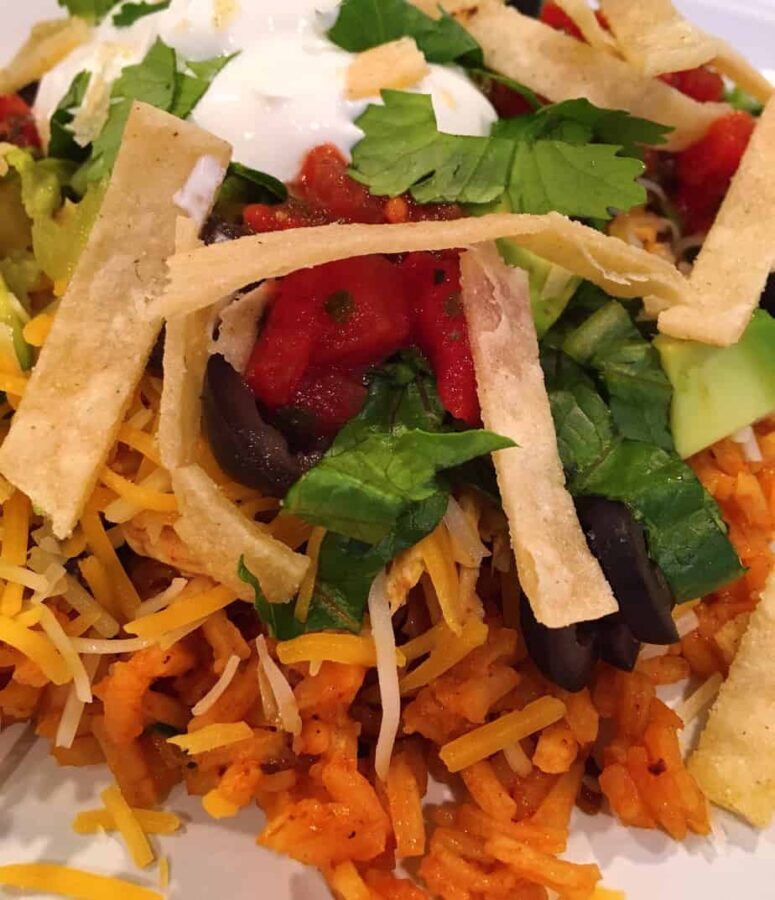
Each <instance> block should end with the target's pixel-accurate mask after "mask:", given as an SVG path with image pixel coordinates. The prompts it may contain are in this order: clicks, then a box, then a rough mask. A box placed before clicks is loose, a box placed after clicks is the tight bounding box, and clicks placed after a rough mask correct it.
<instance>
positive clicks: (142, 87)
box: [73, 38, 233, 194]
mask: <svg viewBox="0 0 775 900" xmlns="http://www.w3.org/2000/svg"><path fill="white" fill-rule="evenodd" d="M232 58H233V57H232V56H219V57H217V58H215V59H211V60H204V61H202V62H196V63H188V64H183V67H184V68H187V69H188V70H190V74H189V73H187V72H186V71H180V63H181V61H180V60H179V59H178V56H177V54H176V52H175V51H174V50H173V49H172V47H168V46H167V45H166V44H165V43H164V41H163V40H161V38H157V39H156V41H155V43H154V44H153V46H152V47H151V48H150V50H149V51H148V53H147V54H146V55H145V57H144V59H143V60H142V61H141V62H139V63H137V65H133V66H127V67H126V68H125V69H124V70H123V71H122V73H121V75H120V76H119V78H118V79H117V80H116V81H115V82H114V84H113V88H112V90H111V95H110V96H111V100H110V110H109V113H108V120H107V122H106V123H105V125H104V127H103V129H102V131H101V132H100V134H99V136H98V137H97V138H96V139H95V140H94V142H93V144H92V147H91V153H90V155H89V158H88V160H87V161H86V162H85V163H84V164H83V166H82V167H81V169H79V171H78V172H77V173H76V175H75V177H74V179H73V187H74V188H75V190H76V191H78V193H81V194H83V193H85V191H86V188H87V187H88V185H89V184H90V183H93V182H95V181H101V180H103V179H104V178H105V177H107V176H108V175H109V174H110V172H111V170H112V168H113V164H114V163H115V161H116V156H117V155H118V151H119V148H120V146H121V140H122V138H123V135H124V127H125V126H126V122H127V119H128V118H129V113H130V112H131V110H132V104H133V103H134V102H135V101H138V100H139V101H142V102H143V103H148V104H150V105H151V106H155V107H157V108H158V109H162V110H164V111H165V112H169V113H172V114H173V115H176V116H178V117H179V118H185V117H186V116H188V115H190V113H191V112H192V110H193V109H194V107H195V106H196V104H197V103H198V102H199V100H201V98H202V96H203V95H204V93H205V92H206V91H207V88H208V87H209V85H210V82H211V81H212V79H213V78H214V77H215V75H216V74H217V73H218V72H220V70H221V69H222V68H223V67H224V66H225V65H226V63H227V62H228V61H229V60H230V59H232Z"/></svg>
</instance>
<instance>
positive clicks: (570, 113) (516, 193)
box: [350, 91, 668, 219]
mask: <svg viewBox="0 0 775 900" xmlns="http://www.w3.org/2000/svg"><path fill="white" fill-rule="evenodd" d="M382 99H383V101H384V106H376V105H371V106H369V107H368V108H367V110H366V111H365V112H364V113H363V115H361V117H360V118H359V119H358V120H357V123H356V124H357V125H358V127H359V128H360V129H361V130H362V131H363V132H364V135H365V137H364V138H363V140H361V141H360V142H359V143H358V144H356V146H355V148H354V149H353V162H352V167H351V169H350V174H351V175H352V177H353V178H355V179H356V180H357V181H360V182H361V183H362V184H365V185H367V186H368V188H369V190H370V191H371V193H372V194H376V195H378V196H385V195H387V196H398V195H399V194H402V193H404V192H406V191H410V193H411V194H412V196H413V197H414V198H415V200H417V201H418V202H419V203H437V202H456V203H467V204H490V203H494V202H496V201H504V200H505V201H508V205H509V206H510V208H511V209H512V210H513V211H514V212H524V213H533V214H542V213H547V212H550V211H552V210H555V211H557V212H561V213H564V214H565V215H568V216H577V217H580V218H597V219H608V218H610V217H611V211H612V210H626V209H630V208H631V207H633V206H636V205H638V204H641V203H644V202H645V200H646V191H645V189H644V188H643V187H642V186H641V185H639V184H637V182H636V178H638V177H639V176H640V175H642V174H643V171H644V167H643V163H642V162H641V161H640V160H639V159H636V158H634V157H632V156H631V155H630V156H628V155H627V154H634V153H637V146H636V145H637V144H638V143H639V142H641V141H643V142H648V143H651V144H653V143H659V142H660V141H663V140H664V135H665V134H666V132H667V130H668V129H666V128H664V127H663V126H661V125H656V124H654V123H653V122H648V121H646V120H644V119H636V118H634V117H633V116H630V115H629V114H628V113H626V112H619V111H608V110H599V109H597V107H594V106H592V104H590V103H588V102H587V101H586V100H571V101H567V102H565V103H559V104H555V105H554V106H547V107H544V108H542V109H540V110H539V111H538V112H536V113H533V114H531V115H529V116H520V117H518V118H515V119H508V120H503V121H501V122H499V123H497V125H496V126H495V128H494V129H493V134H492V135H491V136H490V137H470V136H463V135H451V134H445V133H444V132H441V131H439V130H438V124H437V122H436V115H435V113H434V110H433V104H432V102H431V98H430V97H429V96H427V95H424V94H412V93H406V92H402V91H383V92H382ZM622 154H624V155H622Z"/></svg>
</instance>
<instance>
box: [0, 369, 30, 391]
mask: <svg viewBox="0 0 775 900" xmlns="http://www.w3.org/2000/svg"><path fill="white" fill-rule="evenodd" d="M27 380H28V379H27V377H26V376H25V375H12V374H11V373H10V372H3V371H2V370H0V391H5V393H6V394H12V395H13V396H14V397H21V396H22V395H23V394H24V391H25V390H26V388H27Z"/></svg>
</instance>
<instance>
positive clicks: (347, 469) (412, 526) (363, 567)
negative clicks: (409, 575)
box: [240, 352, 512, 640]
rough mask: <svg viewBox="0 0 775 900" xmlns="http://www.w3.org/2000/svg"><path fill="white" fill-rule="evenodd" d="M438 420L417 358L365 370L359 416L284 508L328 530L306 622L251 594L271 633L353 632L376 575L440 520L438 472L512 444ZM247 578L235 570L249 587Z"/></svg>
mask: <svg viewBox="0 0 775 900" xmlns="http://www.w3.org/2000/svg"><path fill="white" fill-rule="evenodd" d="M443 421H444V411H443V408H442V405H441V402H440V400H439V397H438V394H437V392H436V386H435V383H434V380H433V376H432V375H431V373H430V370H429V369H428V365H427V363H426V362H425V361H424V360H423V359H422V357H420V356H419V354H417V353H414V352H407V353H404V354H402V355H401V356H400V357H399V358H398V360H397V361H396V362H393V363H391V364H388V365H386V366H383V367H382V368H381V369H379V370H377V371H376V372H375V373H374V375H373V377H372V381H371V384H370V386H369V396H368V399H367V401H366V405H365V406H364V408H363V410H362V411H361V413H360V414H359V415H358V416H357V417H356V418H355V419H353V420H352V421H351V422H350V423H349V424H348V425H346V426H345V428H344V429H343V430H342V431H341V432H340V434H339V436H338V437H337V439H336V441H335V442H334V444H333V446H332V447H331V449H330V450H329V452H328V453H327V454H326V456H325V457H324V458H323V460H322V461H321V462H320V463H319V464H318V465H317V466H316V467H315V468H314V469H312V470H311V471H310V472H308V473H307V474H306V475H305V476H304V477H303V478H302V479H301V480H300V481H299V482H298V483H297V484H296V485H295V486H294V487H293V488H291V490H290V491H289V493H288V496H287V497H286V500H285V504H284V509H285V510H286V511H288V512H291V513H293V514H294V515H297V516H301V517H302V518H304V519H306V520H307V521H309V522H314V523H316V524H319V525H323V526H324V527H325V528H327V529H328V534H327V535H326V537H325V539H324V540H323V543H322V545H321V548H320V555H319V557H318V571H317V580H316V584H315V591H314V594H313V598H312V603H311V605H310V611H309V616H308V618H307V621H306V622H305V623H303V624H302V623H300V622H298V621H297V620H296V619H295V618H294V615H293V607H292V606H291V605H284V606H279V605H277V604H269V603H267V601H266V598H265V597H264V596H263V594H261V593H260V589H259V590H258V591H257V593H256V609H257V610H258V613H259V616H260V617H261V619H262V620H263V621H264V622H265V623H266V624H267V626H268V627H269V629H270V631H271V632H272V634H273V635H275V636H276V637H278V638H280V639H283V640H286V639H288V638H290V637H294V636H295V635H297V634H301V633H303V632H305V631H323V630H327V629H337V630H344V631H352V632H357V631H359V630H360V628H361V623H362V621H363V613H364V609H365V607H366V601H367V599H368V595H369V589H370V588H371V584H372V582H373V580H374V578H375V577H376V575H377V574H378V573H379V571H380V570H381V569H382V568H383V567H384V566H385V565H386V564H387V563H388V562H389V561H390V560H391V559H393V558H394V557H395V556H396V555H397V554H399V553H401V552H402V551H403V550H406V549H408V548H409V547H412V546H414V545H415V544H416V543H417V542H418V541H420V540H422V538H424V537H425V536H426V535H427V534H429V533H430V532H431V531H433V529H434V528H435V527H436V526H437V525H438V523H439V522H440V521H441V518H442V517H443V515H444V513H445V511H446V509H447V504H448V501H449V485H448V483H447V481H446V478H445V477H444V476H443V475H442V474H441V473H442V471H443V472H445V474H449V473H450V470H451V468H452V467H453V466H458V465H459V464H462V463H465V462H468V461H470V460H473V459H476V458H479V457H481V456H482V455H484V454H487V453H490V452H492V451H494V450H500V449H504V448H506V447H510V446H512V442H511V441H509V440H507V439H505V438H501V437H498V436H497V435H494V434H491V433H490V432H487V431H462V432H453V431H445V430H443V429H444V424H443ZM243 568H244V567H243ZM248 576H249V573H247V572H243V571H242V570H241V571H240V577H241V578H242V579H243V580H244V581H247V582H248V583H249V584H251V585H253V587H254V590H255V589H256V587H257V583H255V584H254V581H255V579H254V580H250V578H249V577H248Z"/></svg>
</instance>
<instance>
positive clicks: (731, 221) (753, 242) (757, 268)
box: [647, 100, 775, 347]
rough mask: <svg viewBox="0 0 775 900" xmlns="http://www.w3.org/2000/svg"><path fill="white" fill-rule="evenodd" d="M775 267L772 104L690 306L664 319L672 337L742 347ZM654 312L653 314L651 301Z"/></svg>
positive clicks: (716, 229)
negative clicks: (739, 342)
mask: <svg viewBox="0 0 775 900" xmlns="http://www.w3.org/2000/svg"><path fill="white" fill-rule="evenodd" d="M773 267H775V100H770V102H769V103H768V104H767V106H766V108H765V110H764V113H763V114H762V117H761V118H760V119H759V122H758V124H757V126H756V130H755V131H754V133H753V137H752V138H751V143H750V144H749V145H748V149H747V150H746V153H745V156H744V157H743V161H742V163H741V164H740V168H739V169H738V170H737V174H736V175H735V177H734V178H733V179H732V184H731V186H730V188H729V191H728V192H727V195H726V197H725V198H724V202H723V203H722V205H721V209H720V210H719V213H718V215H717V216H716V221H715V222H714V223H713V227H712V228H711V230H710V232H709V233H708V236H707V238H706V239H705V243H704V244H703V247H702V250H701V251H700V254H699V256H698V257H697V260H696V262H695V264H694V269H693V271H692V274H691V276H690V278H689V285H690V288H691V291H690V292H689V293H687V295H686V296H687V301H688V302H687V303H685V304H683V305H679V306H674V307H673V308H672V309H667V310H665V311H664V312H662V313H660V316H659V330H660V331H661V332H663V333H664V334H669V335H671V336H672V337H677V338H683V339H686V340H693V341H701V342H702V343H704V344H716V345H718V346H720V347H727V346H729V345H731V344H735V343H737V341H739V340H740V338H741V336H742V334H743V332H744V331H745V329H746V328H747V327H748V323H749V322H750V321H751V316H752V315H753V312H754V310H755V309H756V308H757V306H758V305H759V298H760V297H761V294H762V291H763V290H764V286H765V284H766V283H767V278H768V276H769V274H770V271H771V270H772V269H773ZM647 306H648V307H649V309H650V310H651V309H653V304H652V302H651V301H649V302H648V304H647Z"/></svg>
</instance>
